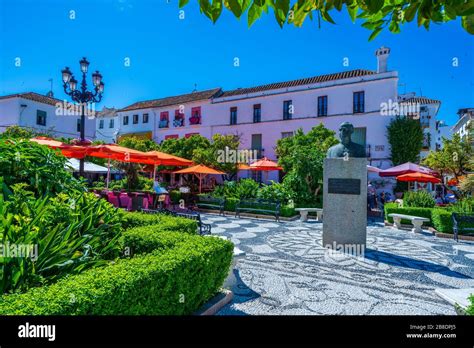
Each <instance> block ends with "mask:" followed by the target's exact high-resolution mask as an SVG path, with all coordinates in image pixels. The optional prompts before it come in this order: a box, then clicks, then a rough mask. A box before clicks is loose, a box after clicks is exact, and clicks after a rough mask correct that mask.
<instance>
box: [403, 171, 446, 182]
mask: <svg viewBox="0 0 474 348" xmlns="http://www.w3.org/2000/svg"><path fill="white" fill-rule="evenodd" d="M397 180H398V181H407V182H414V181H416V182H431V183H433V184H439V183H440V182H441V180H440V179H439V178H437V177H434V176H433V175H429V174H423V173H408V174H403V175H399V176H397Z"/></svg>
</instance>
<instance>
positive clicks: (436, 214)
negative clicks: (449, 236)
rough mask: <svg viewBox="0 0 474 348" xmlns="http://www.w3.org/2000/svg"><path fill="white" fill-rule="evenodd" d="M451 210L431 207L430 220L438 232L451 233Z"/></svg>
mask: <svg viewBox="0 0 474 348" xmlns="http://www.w3.org/2000/svg"><path fill="white" fill-rule="evenodd" d="M451 215H452V212H450V211H449V210H446V209H439V208H438V209H433V210H432V211H431V221H432V222H433V226H434V228H435V229H436V231H438V232H443V233H453V218H452V216H451Z"/></svg>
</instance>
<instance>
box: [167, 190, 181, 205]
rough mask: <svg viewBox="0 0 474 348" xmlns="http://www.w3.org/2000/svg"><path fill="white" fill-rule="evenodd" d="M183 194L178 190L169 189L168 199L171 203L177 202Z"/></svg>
mask: <svg viewBox="0 0 474 348" xmlns="http://www.w3.org/2000/svg"><path fill="white" fill-rule="evenodd" d="M182 196H183V194H182V193H181V191H179V190H172V191H170V200H171V202H172V203H173V204H178V203H179V200H180V199H181V198H182Z"/></svg>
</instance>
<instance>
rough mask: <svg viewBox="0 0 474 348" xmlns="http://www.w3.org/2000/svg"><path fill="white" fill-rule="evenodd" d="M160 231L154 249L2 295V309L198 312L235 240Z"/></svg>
mask: <svg viewBox="0 0 474 348" xmlns="http://www.w3.org/2000/svg"><path fill="white" fill-rule="evenodd" d="M156 236H158V237H157V239H160V238H161V244H162V246H161V247H159V249H158V250H155V251H153V252H152V253H150V254H146V255H143V256H138V257H134V258H131V259H121V260H119V261H117V262H116V263H115V264H110V265H108V266H106V267H101V268H93V269H90V270H87V271H85V272H84V273H82V274H79V275H76V276H68V277H66V278H64V279H62V280H60V281H58V282H57V283H55V284H52V285H48V286H43V287H39V288H33V289H31V290H30V291H28V292H26V293H23V294H11V295H4V296H2V297H1V298H0V315H183V314H190V313H193V312H194V311H195V310H197V309H198V308H199V307H200V306H201V305H202V304H203V303H204V302H205V301H207V300H208V299H209V298H211V297H212V296H213V295H214V294H215V293H216V292H217V291H218V290H219V288H220V287H221V286H222V284H223V282H224V280H225V278H226V277H227V274H228V272H229V267H230V264H231V260H232V253H233V245H232V243H230V242H229V241H225V240H222V239H220V238H217V237H201V236H192V235H187V234H183V233H179V232H174V236H173V233H172V232H166V233H157V234H156ZM173 238H175V240H174V241H173ZM174 243H175V244H174Z"/></svg>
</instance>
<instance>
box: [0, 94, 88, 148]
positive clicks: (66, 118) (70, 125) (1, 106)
mask: <svg viewBox="0 0 474 348" xmlns="http://www.w3.org/2000/svg"><path fill="white" fill-rule="evenodd" d="M22 105H26V107H22ZM37 110H41V111H45V112H46V126H41V125H38V124H36V112H37ZM56 110H57V108H56V106H55V105H50V104H44V103H39V102H36V101H33V100H30V99H25V98H19V97H14V98H8V99H3V100H0V115H6V116H0V117H1V119H2V121H1V125H2V126H3V125H19V126H21V127H27V128H32V129H34V130H37V131H43V132H47V133H51V135H53V136H57V137H65V138H78V137H79V132H78V131H77V119H79V118H80V117H79V116H78V115H62V114H60V115H57V114H56ZM4 130H5V128H4V127H0V131H1V132H3V131H4ZM85 130H86V138H89V139H93V138H94V137H95V120H94V119H93V118H87V117H86V125H85Z"/></svg>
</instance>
